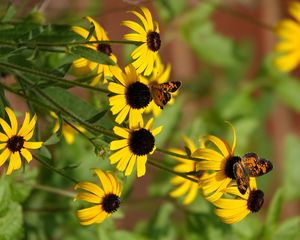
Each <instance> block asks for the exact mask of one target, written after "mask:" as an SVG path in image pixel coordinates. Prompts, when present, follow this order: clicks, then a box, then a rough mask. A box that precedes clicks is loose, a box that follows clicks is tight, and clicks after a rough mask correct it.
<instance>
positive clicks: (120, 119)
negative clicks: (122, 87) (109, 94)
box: [115, 105, 130, 124]
mask: <svg viewBox="0 0 300 240" xmlns="http://www.w3.org/2000/svg"><path fill="white" fill-rule="evenodd" d="M129 110H130V106H129V105H126V106H125V107H124V108H123V109H122V111H121V112H120V113H119V114H118V116H117V117H116V119H115V121H116V122H117V123H118V124H121V123H122V122H124V120H125V118H126V116H127V115H128V112H129Z"/></svg>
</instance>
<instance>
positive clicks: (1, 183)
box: [0, 174, 11, 217]
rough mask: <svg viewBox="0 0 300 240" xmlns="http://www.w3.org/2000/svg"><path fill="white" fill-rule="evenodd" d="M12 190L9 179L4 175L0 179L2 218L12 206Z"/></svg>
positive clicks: (0, 211)
mask: <svg viewBox="0 0 300 240" xmlns="http://www.w3.org/2000/svg"><path fill="white" fill-rule="evenodd" d="M10 197H11V195H10V189H9V177H7V176H6V175H5V174H3V175H2V176H1V177H0V203H1V204H0V217H2V216H3V214H5V213H6V211H7V209H8V206H9V204H10V201H11V200H10Z"/></svg>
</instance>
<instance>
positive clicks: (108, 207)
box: [75, 169, 122, 225]
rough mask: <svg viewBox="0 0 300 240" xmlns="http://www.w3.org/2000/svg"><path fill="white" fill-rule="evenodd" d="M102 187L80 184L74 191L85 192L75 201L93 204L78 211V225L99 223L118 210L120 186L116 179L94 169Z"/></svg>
mask: <svg viewBox="0 0 300 240" xmlns="http://www.w3.org/2000/svg"><path fill="white" fill-rule="evenodd" d="M95 173H96V175H97V176H98V178H99V180H100V182H101V185H102V187H100V186H98V185H97V184H95V183H92V182H80V183H78V184H76V186H75V189H83V190H86V191H87V192H80V193H78V195H77V196H76V198H75V200H83V201H86V202H89V203H93V204H95V205H94V206H92V207H88V208H84V209H80V210H78V211H77V212H76V216H77V217H78V219H79V221H80V224H82V225H90V224H93V223H101V222H103V221H104V220H105V219H106V218H108V217H109V216H110V215H111V214H112V213H114V212H115V211H117V210H118V208H119V207H120V204H121V199H120V196H121V192H122V184H121V183H120V182H119V180H118V179H117V177H116V176H115V175H114V174H112V173H110V172H104V171H102V170H100V169H95Z"/></svg>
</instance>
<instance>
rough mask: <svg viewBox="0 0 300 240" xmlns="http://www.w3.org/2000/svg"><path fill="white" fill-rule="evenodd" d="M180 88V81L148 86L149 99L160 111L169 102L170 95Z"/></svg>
mask: <svg viewBox="0 0 300 240" xmlns="http://www.w3.org/2000/svg"><path fill="white" fill-rule="evenodd" d="M180 86H181V82H180V81H172V82H166V83H161V84H157V83H154V84H152V85H150V92H151V97H152V98H153V100H154V102H155V104H156V105H157V106H159V107H160V108H161V109H163V108H164V106H165V105H166V104H167V103H168V102H169V101H170V99H171V93H174V92H176V91H177V90H178V89H179V88H180Z"/></svg>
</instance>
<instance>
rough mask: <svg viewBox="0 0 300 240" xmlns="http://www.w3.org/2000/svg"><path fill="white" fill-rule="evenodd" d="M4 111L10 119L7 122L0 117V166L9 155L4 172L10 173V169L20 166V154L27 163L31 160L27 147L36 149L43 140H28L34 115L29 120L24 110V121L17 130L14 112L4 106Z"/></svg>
mask: <svg viewBox="0 0 300 240" xmlns="http://www.w3.org/2000/svg"><path fill="white" fill-rule="evenodd" d="M5 111H6V113H7V115H8V118H9V120H10V126H9V124H8V123H7V122H6V121H5V120H4V119H2V118H0V125H1V127H2V129H3V131H4V132H3V133H2V132H0V150H2V153H1V154H0V166H2V165H3V164H4V163H5V162H6V160H7V159H8V158H9V156H10V160H9V165H8V169H7V172H6V174H7V175H10V174H11V173H12V171H14V170H17V169H19V168H20V167H21V156H23V157H24V158H25V159H26V161H27V162H28V163H29V162H30V161H31V160H32V155H31V153H30V152H29V151H28V149H38V148H40V147H41V146H42V144H43V142H28V141H29V140H30V139H31V138H32V136H33V133H34V127H35V124H36V119H37V118H36V115H34V116H33V118H32V119H31V120H30V114H29V113H28V112H26V115H25V119H24V122H23V124H22V126H21V128H20V130H19V131H18V121H17V118H16V115H15V113H14V112H13V111H12V110H11V109H10V108H9V107H6V108H5Z"/></svg>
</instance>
